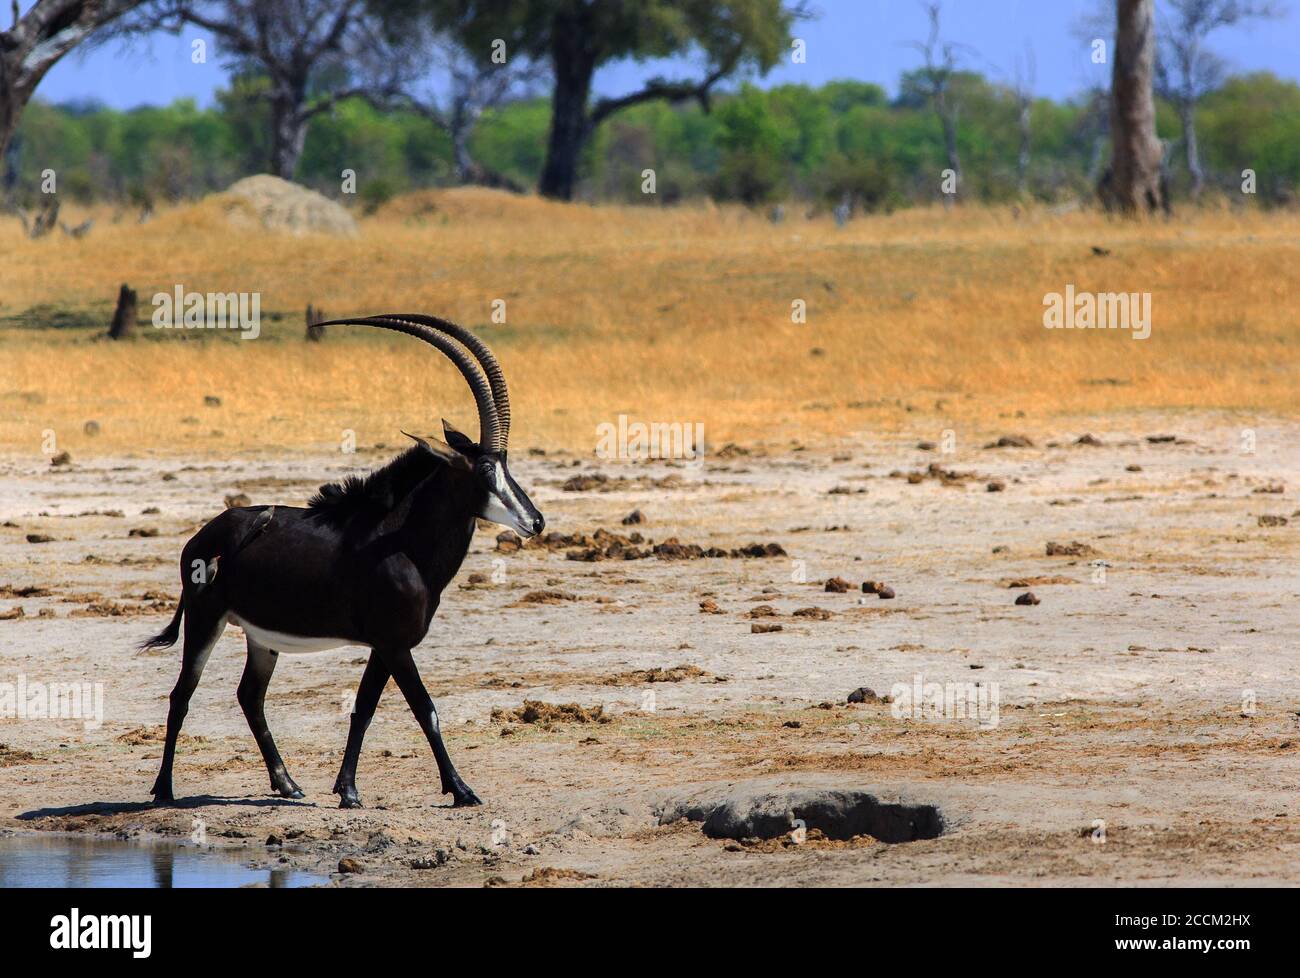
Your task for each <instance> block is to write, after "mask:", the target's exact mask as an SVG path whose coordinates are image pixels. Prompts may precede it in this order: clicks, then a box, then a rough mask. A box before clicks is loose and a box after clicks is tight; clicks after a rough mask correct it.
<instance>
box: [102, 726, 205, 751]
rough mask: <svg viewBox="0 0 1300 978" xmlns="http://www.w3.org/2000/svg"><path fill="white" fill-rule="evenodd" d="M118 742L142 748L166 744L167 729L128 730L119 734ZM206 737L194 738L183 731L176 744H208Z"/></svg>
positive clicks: (145, 728) (141, 728) (142, 728)
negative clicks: (149, 745)
mask: <svg viewBox="0 0 1300 978" xmlns="http://www.w3.org/2000/svg"><path fill="white" fill-rule="evenodd" d="M117 739H118V742H119V743H123V744H129V745H130V746H132V747H140V746H143V745H146V744H165V743H166V742H167V728H166V727H161V726H159V727H136V728H135V729H134V730H128V731H127V732H126V733H124V734H118V737H117ZM207 742H208V739H207V738H206V737H194V736H191V735H190V734H187V733H185V732H184V731H181V733H179V734H178V735H177V736H176V743H178V744H181V745H182V746H184V745H185V744H206V743H207Z"/></svg>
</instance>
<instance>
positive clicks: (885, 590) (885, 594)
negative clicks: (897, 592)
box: [876, 584, 894, 601]
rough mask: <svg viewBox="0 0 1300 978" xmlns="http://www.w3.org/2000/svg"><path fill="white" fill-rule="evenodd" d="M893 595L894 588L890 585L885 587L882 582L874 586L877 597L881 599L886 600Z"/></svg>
mask: <svg viewBox="0 0 1300 978" xmlns="http://www.w3.org/2000/svg"><path fill="white" fill-rule="evenodd" d="M893 596H894V589H893V588H892V587H887V586H885V585H884V584H882V585H881V586H880V587H878V588H876V597H878V598H879V599H880V600H881V601H888V600H890V599H891V598H892V597H893Z"/></svg>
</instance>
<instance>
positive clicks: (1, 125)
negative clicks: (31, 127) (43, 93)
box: [0, 44, 44, 160]
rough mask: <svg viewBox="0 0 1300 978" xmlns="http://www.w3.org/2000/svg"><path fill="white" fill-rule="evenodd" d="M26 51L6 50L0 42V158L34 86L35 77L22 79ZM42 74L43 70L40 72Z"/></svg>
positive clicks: (3, 156) (7, 147)
mask: <svg viewBox="0 0 1300 978" xmlns="http://www.w3.org/2000/svg"><path fill="white" fill-rule="evenodd" d="M26 53H27V52H26V51H24V50H23V49H22V48H16V49H13V50H6V49H5V48H4V46H3V44H0V160H4V159H5V157H6V154H7V153H8V151H9V143H10V141H11V140H12V139H13V138H14V133H15V132H17V131H18V123H19V121H20V120H21V119H22V116H23V109H24V108H25V107H26V106H27V100H28V99H30V98H31V97H32V92H33V91H34V90H35V88H36V82H37V81H39V80H40V79H39V76H38V77H37V78H35V79H24V78H23V75H22V70H21V65H22V59H23V57H24V55H26ZM41 74H42V75H43V74H44V72H42V73H41Z"/></svg>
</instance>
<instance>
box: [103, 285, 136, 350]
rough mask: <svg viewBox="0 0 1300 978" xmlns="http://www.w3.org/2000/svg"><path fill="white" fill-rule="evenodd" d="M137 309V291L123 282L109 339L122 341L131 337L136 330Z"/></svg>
mask: <svg viewBox="0 0 1300 978" xmlns="http://www.w3.org/2000/svg"><path fill="white" fill-rule="evenodd" d="M135 308H136V294H135V289H133V288H131V287H130V286H129V285H127V284H126V283H125V282H123V283H122V288H121V289H119V290H118V293H117V309H115V310H114V311H113V322H112V323H111V324H109V327H108V338H109V339H111V340H120V339H122V337H124V336H130V335H131V333H132V332H133V331H134V329H135Z"/></svg>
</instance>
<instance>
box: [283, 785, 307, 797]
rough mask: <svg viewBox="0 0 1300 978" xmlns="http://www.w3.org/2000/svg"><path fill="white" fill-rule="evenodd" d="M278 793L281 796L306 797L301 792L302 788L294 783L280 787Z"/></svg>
mask: <svg viewBox="0 0 1300 978" xmlns="http://www.w3.org/2000/svg"><path fill="white" fill-rule="evenodd" d="M279 793H280V797H281V798H306V797H307V796H306V795H304V794H303V793H302V789H301V788H299V787H298V786H297V785H296V784H295V785H290V786H288V787H285V788H280V789H279Z"/></svg>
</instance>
